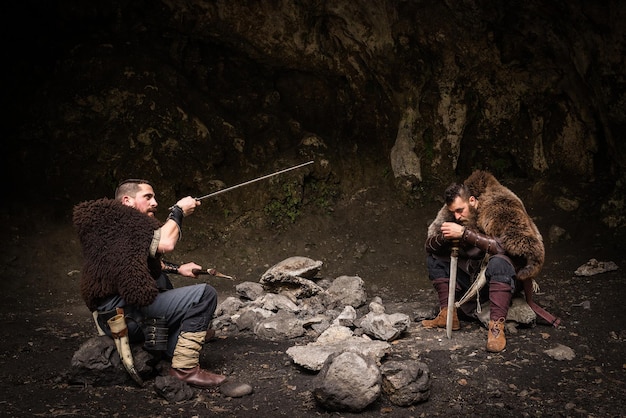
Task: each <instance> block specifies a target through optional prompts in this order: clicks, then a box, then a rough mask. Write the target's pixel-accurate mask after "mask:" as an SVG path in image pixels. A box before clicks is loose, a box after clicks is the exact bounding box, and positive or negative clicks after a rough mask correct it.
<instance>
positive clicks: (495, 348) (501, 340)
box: [487, 318, 506, 353]
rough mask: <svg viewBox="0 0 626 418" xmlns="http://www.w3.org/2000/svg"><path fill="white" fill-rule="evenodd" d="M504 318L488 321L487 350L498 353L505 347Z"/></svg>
mask: <svg viewBox="0 0 626 418" xmlns="http://www.w3.org/2000/svg"><path fill="white" fill-rule="evenodd" d="M504 321H505V320H504V318H500V319H498V320H497V321H494V320H493V319H492V320H490V321H489V331H488V335H487V351H489V352H490V353H499V352H500V351H502V350H504V349H505V347H506V337H505V336H504Z"/></svg>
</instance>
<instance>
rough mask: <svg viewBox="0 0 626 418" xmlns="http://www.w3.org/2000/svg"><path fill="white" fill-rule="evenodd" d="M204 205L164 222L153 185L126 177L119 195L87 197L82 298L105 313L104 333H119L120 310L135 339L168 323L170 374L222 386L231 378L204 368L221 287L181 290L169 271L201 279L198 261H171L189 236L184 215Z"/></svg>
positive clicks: (82, 207) (188, 206)
mask: <svg viewBox="0 0 626 418" xmlns="http://www.w3.org/2000/svg"><path fill="white" fill-rule="evenodd" d="M198 205H200V202H199V201H197V200H196V199H194V198H193V197H191V196H187V197H185V198H182V199H180V200H179V201H178V202H177V203H176V205H174V206H172V208H170V214H169V216H168V218H167V220H166V221H165V222H164V223H161V222H159V221H158V220H157V219H156V218H155V217H154V214H155V212H156V210H157V206H158V203H157V201H156V195H155V192H154V189H153V187H152V185H151V184H150V182H148V181H147V180H141V179H130V180H126V181H123V182H122V183H120V185H119V186H118V188H117V190H116V193H115V199H106V198H104V199H98V200H91V201H87V202H82V203H80V204H78V205H76V206H75V207H74V212H73V222H74V225H75V227H76V228H77V230H78V237H79V239H80V243H81V246H82V249H83V255H84V257H85V263H84V266H83V269H82V275H81V282H80V290H81V295H82V297H83V299H84V301H85V303H86V305H87V307H88V308H89V309H90V310H91V311H96V312H97V313H98V315H97V320H98V324H99V325H100V327H101V328H102V330H103V331H104V332H105V333H106V334H107V335H109V336H111V330H110V329H109V327H108V324H107V319H108V318H111V317H112V316H114V315H115V314H116V312H117V309H118V308H123V309H124V314H125V316H126V317H127V318H131V319H132V321H129V323H128V330H129V337H130V340H131V342H141V341H142V340H143V338H144V335H143V331H142V329H141V327H139V326H137V324H142V323H143V322H144V321H146V320H148V319H157V318H158V319H160V320H164V321H165V322H166V326H165V327H166V333H167V334H168V335H167V341H166V343H165V344H164V345H165V346H166V348H165V354H166V356H167V357H170V358H171V359H172V367H171V368H170V371H169V374H170V375H171V376H174V377H176V378H178V379H179V380H182V381H184V382H187V383H188V384H190V385H193V386H198V387H210V386H216V385H219V384H221V383H222V382H223V381H224V380H225V379H226V377H225V376H223V375H219V374H214V373H211V372H209V371H207V370H204V369H202V368H200V363H199V359H200V350H201V349H202V347H203V346H204V343H205V341H206V339H207V337H210V336H211V335H212V333H213V332H212V331H213V330H210V329H209V325H210V322H211V319H212V317H213V313H214V312H215V309H216V307H217V292H216V290H215V289H214V288H213V287H212V286H209V285H208V284H196V285H191V286H183V287H180V288H177V289H174V288H173V286H172V283H171V282H170V280H169V278H168V277H167V274H166V273H176V274H180V275H183V276H187V277H197V276H196V274H195V273H194V270H195V269H201V266H199V265H198V264H196V263H193V262H190V263H185V264H182V265H176V264H173V263H168V262H165V261H164V260H163V258H162V256H163V254H165V253H167V252H170V251H172V250H173V249H174V248H175V246H176V244H177V243H178V241H179V239H180V236H181V226H182V223H183V217H186V216H189V215H191V214H192V213H193V212H194V210H195V208H196V207H197V206H198Z"/></svg>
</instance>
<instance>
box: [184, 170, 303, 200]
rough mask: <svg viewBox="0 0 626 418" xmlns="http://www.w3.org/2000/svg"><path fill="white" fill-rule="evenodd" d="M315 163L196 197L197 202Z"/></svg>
mask: <svg viewBox="0 0 626 418" xmlns="http://www.w3.org/2000/svg"><path fill="white" fill-rule="evenodd" d="M313 163H314V161H309V162H306V163H303V164H298V165H296V166H293V167H289V168H285V169H284V170H280V171H277V172H275V173H271V174H267V175H265V176H261V177H258V178H255V179H252V180H248V181H245V182H243V183H239V184H236V185H234V186H230V187H227V188H225V189H222V190H218V191H217V192H213V193H209V194H207V195H204V196H201V197H196V200H202V199H207V198H209V197H213V196H217V195H218V194H222V193H226V192H229V191H231V190H234V189H237V188H239V187H242V186H247V185H248V184H252V183H255V182H257V181H261V180H265V179H268V178H270V177H274V176H277V175H279V174H283V173H286V172H287V171H291V170H296V169H298V168H302V167H304V166H307V165H309V164H313Z"/></svg>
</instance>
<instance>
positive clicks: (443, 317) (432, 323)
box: [422, 306, 461, 331]
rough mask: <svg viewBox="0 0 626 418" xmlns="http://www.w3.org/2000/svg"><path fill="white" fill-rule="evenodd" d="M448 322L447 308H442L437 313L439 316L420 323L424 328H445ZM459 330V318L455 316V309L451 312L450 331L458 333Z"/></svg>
mask: <svg viewBox="0 0 626 418" xmlns="http://www.w3.org/2000/svg"><path fill="white" fill-rule="evenodd" d="M447 321H448V307H447V306H444V307H442V308H441V310H440V311H439V315H437V317H436V318H435V319H425V320H423V321H422V326H423V327H424V328H445V327H446V325H447ZM460 329H461V323H460V322H459V317H458V316H457V314H456V308H453V310H452V331H458V330H460Z"/></svg>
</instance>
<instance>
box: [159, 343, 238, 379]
mask: <svg viewBox="0 0 626 418" xmlns="http://www.w3.org/2000/svg"><path fill="white" fill-rule="evenodd" d="M205 337H206V331H204V332H200V331H199V332H181V333H180V335H179V336H178V341H177V342H176V348H174V355H173V356H172V367H171V368H170V372H169V373H170V376H174V377H176V378H177V379H179V380H182V381H183V382H187V383H188V384H190V385H193V386H197V387H201V388H204V387H211V386H217V385H219V384H221V383H222V382H224V380H226V376H223V375H220V374H214V373H211V372H209V371H207V370H204V369H201V368H200V350H201V349H202V346H203V345H204V339H205Z"/></svg>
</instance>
